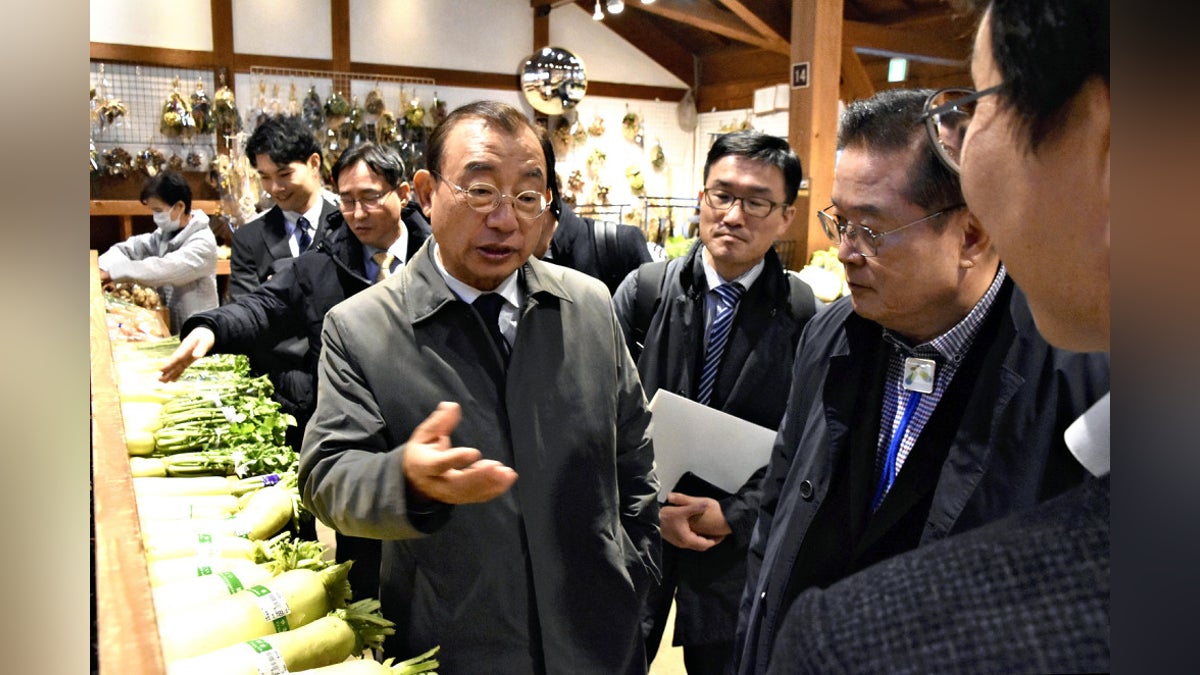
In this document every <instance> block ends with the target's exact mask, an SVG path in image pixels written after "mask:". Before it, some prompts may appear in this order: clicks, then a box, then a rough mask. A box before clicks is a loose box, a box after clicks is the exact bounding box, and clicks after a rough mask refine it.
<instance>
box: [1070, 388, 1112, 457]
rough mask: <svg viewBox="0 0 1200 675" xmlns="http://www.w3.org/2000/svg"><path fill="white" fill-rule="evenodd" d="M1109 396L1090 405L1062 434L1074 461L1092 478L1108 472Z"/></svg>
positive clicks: (1106, 395)
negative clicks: (1073, 456)
mask: <svg viewBox="0 0 1200 675" xmlns="http://www.w3.org/2000/svg"><path fill="white" fill-rule="evenodd" d="M1108 427H1109V394H1105V395H1104V396H1103V397H1102V398H1101V399H1100V400H1099V401H1096V402H1095V403H1093V404H1092V407H1090V408H1088V409H1087V411H1086V412H1084V413H1083V414H1082V415H1080V416H1079V418H1078V419H1076V420H1075V421H1074V422H1072V423H1071V426H1069V427H1067V430H1066V432H1065V433H1064V434H1063V440H1064V441H1065V442H1066V444H1067V447H1068V448H1070V449H1071V454H1072V455H1075V459H1077V460H1079V463H1080V464H1082V465H1083V468H1085V469H1087V470H1088V473H1090V474H1092V475H1093V476H1097V477H1100V476H1103V475H1105V474H1107V473H1108V471H1109V456H1108V450H1109V435H1108V434H1109V431H1108Z"/></svg>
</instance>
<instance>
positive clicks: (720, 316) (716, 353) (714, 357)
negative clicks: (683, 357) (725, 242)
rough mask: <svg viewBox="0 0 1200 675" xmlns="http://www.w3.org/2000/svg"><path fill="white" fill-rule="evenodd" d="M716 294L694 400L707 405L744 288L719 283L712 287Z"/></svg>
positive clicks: (739, 285) (710, 398) (737, 285)
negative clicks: (714, 310) (713, 312)
mask: <svg viewBox="0 0 1200 675" xmlns="http://www.w3.org/2000/svg"><path fill="white" fill-rule="evenodd" d="M712 290H713V292H714V293H716V294H717V297H718V301H717V310H716V313H715V314H714V315H713V320H712V325H711V326H709V328H708V348H707V349H705V351H704V368H703V370H701V371H700V386H699V387H698V388H697V389H696V402H697V403H703V404H704V405H708V403H709V401H710V400H712V393H713V385H714V384H715V383H716V381H717V368H718V366H720V365H721V356H722V355H723V354H724V353H725V344H726V343H727V342H729V331H730V329H731V328H733V314H734V310H735V309H737V303H738V300H739V299H740V298H741V297H742V293H744V292H746V289H744V288H742V286H741V284H721V285H720V286H717V287H716V288H714V289H712Z"/></svg>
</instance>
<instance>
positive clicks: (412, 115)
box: [404, 98, 425, 129]
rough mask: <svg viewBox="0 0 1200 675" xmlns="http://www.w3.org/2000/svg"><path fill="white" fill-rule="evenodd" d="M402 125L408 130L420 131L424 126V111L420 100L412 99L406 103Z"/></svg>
mask: <svg viewBox="0 0 1200 675" xmlns="http://www.w3.org/2000/svg"><path fill="white" fill-rule="evenodd" d="M404 123H405V126H407V127H408V128H410V129H420V128H422V127H424V126H425V109H424V108H422V107H421V99H420V98H414V99H413V100H411V101H409V102H408V107H407V108H405V110H404Z"/></svg>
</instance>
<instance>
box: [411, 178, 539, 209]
mask: <svg viewBox="0 0 1200 675" xmlns="http://www.w3.org/2000/svg"><path fill="white" fill-rule="evenodd" d="M430 173H432V174H433V175H435V176H437V177H438V179H439V180H443V181H445V182H446V184H447V185H449V186H450V187H452V188H454V190H455V191H456V192H458V193H460V194H462V195H463V197H465V198H466V202H467V206H469V207H471V208H472V209H475V210H476V211H478V212H480V213H491V212H492V211H495V210H496V208H497V207H499V206H500V200H502V199H508V200H509V201H511V202H512V207H513V212H514V213H516V214H517V217H519V218H524V219H526V220H532V219H533V218H537V217H538V216H540V215H542V214H543V213H545V212H546V206H548V205H549V202H547V201H546V195H544V194H542V193H541V192H538V191H536V190H525V191H524V192H518V193H517V194H516V195H506V194H504V193H503V192H500V188H498V187H496V186H495V185H491V184H489V183H471V184H470V185H468V186H467V187H465V188H464V187H459V186H458V185H455V184H454V183H453V182H451V181H450V180H449V179H447V178H446V177H445V176H443V175H441V174H440V173H437V172H436V171H432V172H430Z"/></svg>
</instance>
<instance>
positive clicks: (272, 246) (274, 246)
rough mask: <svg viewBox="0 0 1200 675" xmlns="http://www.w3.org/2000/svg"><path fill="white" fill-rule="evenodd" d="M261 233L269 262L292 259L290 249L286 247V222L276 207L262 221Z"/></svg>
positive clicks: (281, 211) (280, 210) (281, 212)
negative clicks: (268, 254)
mask: <svg viewBox="0 0 1200 675" xmlns="http://www.w3.org/2000/svg"><path fill="white" fill-rule="evenodd" d="M262 233H263V240H264V241H265V242H266V244H267V251H268V252H269V253H270V256H271V260H280V259H282V258H290V257H292V249H291V247H290V246H288V234H287V221H286V219H284V217H283V210H282V209H280V208H279V207H278V206H275V207H272V208H271V212H270V213H268V214H267V215H266V217H265V218H264V219H263V229H262Z"/></svg>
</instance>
